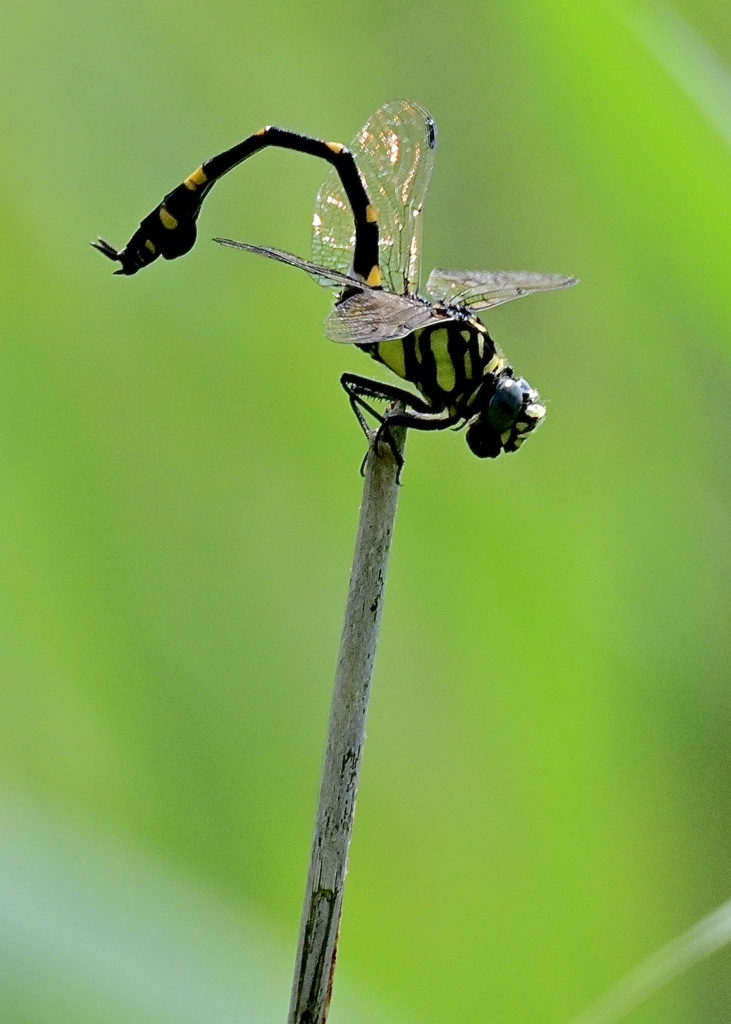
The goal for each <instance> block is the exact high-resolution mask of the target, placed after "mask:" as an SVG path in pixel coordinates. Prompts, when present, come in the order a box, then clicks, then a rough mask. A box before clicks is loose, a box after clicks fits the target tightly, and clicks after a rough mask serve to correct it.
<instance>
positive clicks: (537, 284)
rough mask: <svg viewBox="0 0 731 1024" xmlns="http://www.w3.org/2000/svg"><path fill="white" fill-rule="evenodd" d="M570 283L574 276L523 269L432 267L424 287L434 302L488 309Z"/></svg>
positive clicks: (566, 286) (568, 286)
mask: <svg viewBox="0 0 731 1024" xmlns="http://www.w3.org/2000/svg"><path fill="white" fill-rule="evenodd" d="M573 284H577V279H576V278H575V277H564V276H563V275H562V274H534V273H530V272H529V271H524V270H432V272H431V274H430V275H429V280H428V282H427V286H426V289H427V292H428V293H429V295H430V296H431V298H432V300H433V301H434V302H435V303H437V304H438V305H443V306H468V307H469V308H470V309H490V308H491V307H492V306H499V305H500V304H501V303H503V302H510V301H511V300H512V299H521V298H522V297H523V296H524V295H533V294H534V293H535V292H550V291H554V290H555V289H556V288H570V287H571V285H573Z"/></svg>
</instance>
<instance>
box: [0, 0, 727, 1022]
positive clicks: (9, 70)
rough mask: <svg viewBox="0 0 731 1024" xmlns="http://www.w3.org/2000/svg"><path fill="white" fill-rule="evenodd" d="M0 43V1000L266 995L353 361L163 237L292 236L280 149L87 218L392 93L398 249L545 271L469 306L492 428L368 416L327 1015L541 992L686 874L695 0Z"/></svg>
mask: <svg viewBox="0 0 731 1024" xmlns="http://www.w3.org/2000/svg"><path fill="white" fill-rule="evenodd" d="M0 57H1V59H0V81H1V82H2V96H3V100H2V104H1V105H0V126H1V131H0V145H1V146H2V166H3V188H2V199H0V218H1V222H2V228H1V230H2V245H1V246H0V264H1V267H2V269H1V270H0V289H1V290H2V291H1V295H2V298H1V300H0V332H1V340H2V348H1V351H2V367H1V370H0V388H1V389H2V395H0V432H1V434H0V436H1V441H0V459H1V460H2V464H1V467H0V480H2V485H1V486H0V493H1V495H2V497H1V505H0V559H1V560H2V587H1V591H0V600H1V601H2V618H1V620H0V621H1V623H2V642H1V645H0V658H1V659H2V660H1V663H0V664H1V668H0V673H1V676H0V685H1V687H2V697H1V701H2V703H1V705H0V706H1V709H2V710H1V712H0V772H1V780H2V781H1V782H0V802H1V804H2V813H1V814H0V1020H1V1021H2V1022H3V1024H31V1022H32V1024H45V1022H53V1024H66V1022H68V1024H87V1022H88V1024H95V1022H99V1021H104V1022H111V1024H172V1022H175V1024H181V1022H183V1024H202V1022H213V1021H215V1022H216V1024H229V1022H231V1024H234V1022H237V1024H245V1022H249V1021H251V1022H252V1024H254V1022H256V1024H267V1022H269V1021H271V1022H282V1021H283V1020H284V1017H285V1014H286V1007H287V1003H288V996H289V981H290V971H291V964H292V961H293V957H294V948H295V944H296V934H297V927H298V920H299V912H300V902H301V898H302V892H303V886H304V878H305V872H306V861H307V855H308V848H309V841H310V829H311V824H312V819H313V814H314V805H315V797H316V791H317V784H318V778H319V769H320V761H321V754H322V748H323V741H324V732H325V725H326V719H327V709H328V704H329V697H330V687H331V678H332V674H333V669H334V665H335V659H336V650H337V643H338V636H339V630H340V624H341V615H342V606H343V601H344V596H345V591H346V586H347V577H348V572H349V566H350V558H351V552H352V545H353V539H354V530H355V524H356V518H357V511H358V503H359V497H360V478H359V476H358V465H359V462H360V459H361V456H362V453H363V438H362V436H361V435H360V434H359V432H358V429H357V426H356V424H355V422H354V420H353V418H352V416H351V414H350V412H349V410H348V408H347V403H346V400H345V397H344V395H343V394H342V392H341V390H340V388H339V386H338V375H339V374H340V373H341V372H342V371H343V370H345V369H351V370H355V371H358V370H360V371H361V372H368V371H369V370H372V369H373V367H372V366H371V365H370V364H368V363H366V362H365V361H364V360H363V359H362V357H361V356H359V354H358V353H357V352H355V351H351V350H346V349H344V348H343V347H339V346H335V345H331V344H329V343H327V342H326V341H324V339H323V337H322V332H321V322H322V318H323V316H324V314H325V313H326V311H327V308H328V295H327V293H326V292H325V291H324V290H322V289H318V288H317V287H316V286H315V285H313V284H312V283H311V282H310V281H308V280H307V278H306V277H305V276H304V275H298V274H296V273H294V272H293V271H290V270H288V269H287V268H285V267H282V266H278V265H276V264H272V263H268V262H266V261H264V260H256V259H255V258H253V257H248V256H246V255H243V254H237V253H234V252H231V251H230V250H222V249H220V248H219V247H218V246H215V245H214V244H213V243H211V242H209V241H208V239H209V238H210V237H212V236H213V235H216V234H225V235H230V236H233V237H237V238H241V239H244V240H246V241H249V242H256V243H260V244H265V245H274V246H280V247H283V248H287V249H290V250H291V251H294V252H298V253H300V254H302V255H305V256H306V255H307V254H308V252H309V244H310V227H309V225H310V218H311V213H312V203H313V199H314V195H315V192H316V190H317V188H318V186H319V184H320V182H321V180H322V178H323V177H324V168H323V167H322V166H321V165H320V164H319V163H318V162H316V161H313V160H308V159H306V158H304V157H301V156H297V155H295V154H290V153H282V152H272V151H270V152H267V153H264V154H262V155H261V156H260V157H258V158H257V159H256V160H254V161H252V162H251V163H250V164H247V165H246V167H245V168H241V169H239V170H238V171H237V172H235V174H234V175H232V176H231V177H230V178H229V179H227V180H226V181H225V182H223V183H222V184H221V185H219V186H218V187H217V188H216V190H215V192H214V193H213V195H212V196H211V198H210V199H209V200H208V202H207V205H206V209H205V211H204V213H203V216H202V219H201V225H200V236H201V241H200V242H199V245H198V246H197V247H196V249H195V250H194V251H193V252H192V253H191V254H190V255H189V256H187V257H186V258H185V259H182V260H180V261H178V262H177V263H171V264H166V263H164V262H163V261H159V262H158V263H156V264H155V265H154V266H153V267H152V268H150V269H149V270H147V271H145V272H144V273H142V274H140V275H139V276H138V277H135V278H133V279H124V278H119V277H114V276H112V274H111V273H110V271H111V270H112V266H111V264H108V263H107V262H106V261H104V260H103V259H102V258H101V257H99V256H98V255H97V254H96V253H94V252H93V251H92V250H91V249H90V248H89V247H88V245H87V241H88V240H89V239H91V238H93V237H95V236H96V235H97V234H102V235H104V236H105V237H107V238H109V239H110V240H111V241H112V242H113V243H114V244H116V245H120V246H121V245H122V244H124V243H125V242H126V240H127V239H128V238H129V236H130V235H131V233H132V231H133V230H134V229H135V228H136V226H137V224H138V222H139V220H140V218H141V217H142V216H143V215H145V214H146V213H148V212H149V210H150V209H152V207H153V206H154V205H155V204H156V203H157V202H158V201H159V199H160V198H161V196H162V195H163V194H164V193H165V192H166V191H168V190H169V189H170V188H172V187H173V186H174V185H176V184H177V183H178V182H179V181H180V180H182V178H183V177H184V176H186V175H187V174H188V173H189V172H190V171H192V170H193V168H194V167H195V166H197V164H198V163H199V162H200V161H201V160H203V159H205V158H206V157H208V156H210V155H212V154H213V153H215V152H218V151H219V150H221V149H223V148H226V147H228V146H230V145H232V144H233V143H235V142H237V141H238V140H239V139H241V138H243V137H244V136H245V135H247V134H249V133H250V132H251V131H253V130H255V129H256V128H258V127H259V126H260V125H262V124H265V123H276V124H280V125H283V126H287V127H291V128H294V129H297V130H300V131H303V132H309V133H312V134H316V135H321V136H325V137H328V138H336V139H341V140H343V141H346V142H347V141H348V140H350V139H351V138H352V137H353V136H354V134H355V132H356V131H357V129H358V128H359V127H360V125H361V124H362V123H363V122H364V121H365V120H366V118H367V117H368V115H369V114H370V113H372V111H374V110H375V109H376V108H377V107H378V106H379V105H381V104H382V103H384V102H387V101H389V100H393V99H398V98H401V97H409V98H412V99H414V100H417V101H419V102H420V103H422V104H424V105H425V106H426V107H428V108H429V110H430V111H431V112H432V114H433V115H434V117H435V119H436V122H437V125H438V128H439V147H438V153H437V161H436V168H435V173H434V177H433V179H432V186H431V190H430V196H429V200H428V204H427V211H426V226H425V234H424V267H425V269H426V270H428V269H429V268H430V267H431V266H433V265H435V264H437V265H441V266H447V267H450V266H454V267H464V268H514V269H530V270H545V271H551V272H560V273H571V274H575V275H577V276H579V277H580V278H581V279H582V282H581V285H580V287H579V288H577V289H574V290H572V291H569V292H565V293H558V294H556V295H549V296H539V297H536V298H534V299H531V300H530V301H529V302H526V303H519V304H515V305H510V306H506V307H504V308H502V309H499V310H497V311H495V312H494V313H493V314H491V315H489V316H488V317H486V320H487V322H488V324H489V327H490V330H491V332H492V333H493V335H494V336H495V337H496V339H497V340H498V341H499V343H500V344H501V345H502V347H503V349H504V350H505V351H506V353H507V354H508V356H509V357H510V359H511V360H512V361H513V362H514V364H515V365H516V367H517V368H518V370H519V371H520V372H521V373H523V374H525V375H526V376H527V377H528V379H529V380H530V381H531V383H532V384H533V385H534V386H535V387H537V388H539V390H540V391H541V393H542V395H543V396H545V397H546V399H547V400H548V408H549V415H548V418H547V422H546V424H545V426H544V427H543V428H542V429H541V431H540V432H539V433H538V434H537V435H536V436H535V438H533V439H532V440H530V442H529V443H528V444H526V446H525V448H524V449H523V450H522V451H521V452H520V453H519V454H518V455H514V456H503V457H502V458H501V459H499V460H498V461H497V462H495V463H492V462H488V463H483V462H480V461H478V460H477V459H475V458H474V457H473V456H471V455H470V453H469V451H468V450H467V448H466V446H465V445H464V441H463V437H462V436H460V435H457V436H455V435H453V434H450V433H445V434H444V435H435V436H428V435H427V436H425V435H420V436H419V435H413V436H411V438H410V440H409V445H408V460H407V466H406V472H405V475H404V487H403V489H402V492H401V496H400V508H399V517H398V523H397V531H396V538H395V543H394V549H393V552H392V559H391V569H390V578H389V583H388V590H387V601H386V609H385V615H384V619H383V628H382V635H381V647H380V651H379V659H378V664H377V669H376V678H375V681H374V692H373V699H372V706H371V713H370V720H369V739H368V745H367V748H366V757H365V764H364V771H363V777H362V785H361V791H360V800H359V807H358V819H357V822H356V831H355V839H354V843H353V848H352V851H351V861H350V868H351V870H350V875H349V878H348V885H347V889H346V897H345V910H344V918H343V927H342V935H341V947H340V960H339V971H338V975H337V979H336V987H335V998H334V1003H333V1010H332V1020H333V1022H334V1024H337V1022H343V1024H344V1022H346V1021H347V1022H348V1024H351V1022H353V1021H357V1022H364V1024H366V1022H368V1024H370V1022H375V1021H379V1022H383V1021H386V1022H393V1024H429V1022H435V1024H436V1022H439V1024H443V1022H460V1024H471V1022H474V1024H478V1022H479V1024H483V1022H486V1021H490V1022H492V1021H494V1022H500V1024H513V1022H514V1024H522V1022H526V1021H536V1022H539V1021H540V1022H541V1024H553V1022H565V1021H568V1019H569V1018H570V1017H572V1016H573V1015H574V1014H576V1013H577V1012H578V1011H579V1010H580V1009H581V1008H582V1007H584V1006H585V1005H586V1004H587V1003H589V1002H590V1001H592V1000H593V999H594V998H595V997H596V996H597V995H598V994H599V993H601V992H602V991H603V990H604V989H606V988H607V987H608V986H609V985H610V984H612V982H613V981H614V980H616V979H617V978H618V977H620V976H621V975H623V974H624V973H625V972H626V971H627V970H629V969H630V968H631V967H632V966H633V965H634V964H635V963H637V961H638V960H640V959H641V958H643V957H644V956H646V955H647V954H648V953H649V952H651V951H652V950H653V949H655V948H656V947H657V946H659V945H660V944H662V943H663V942H665V941H666V940H667V939H669V938H670V937H671V936H673V935H675V934H677V933H678V932H679V931H682V930H683V929H684V928H686V927H688V926H689V925H690V924H691V923H692V922H693V921H695V920H696V919H697V918H699V917H701V916H702V915H703V914H705V913H707V912H708V911H710V910H711V909H713V908H714V907H715V906H716V905H717V904H719V903H720V902H722V901H723V900H725V899H727V898H728V897H729V896H731V870H730V868H731V824H730V822H729V808H730V801H729V794H728V788H729V783H730V782H731V739H730V735H731V696H730V694H729V678H728V676H729V674H728V662H729V657H728V645H729V628H728V627H729V611H730V598H731V593H730V590H731V577H730V572H729V570H730V569H731V547H730V544H729V541H730V539H731V538H730V537H729V506H730V503H731V472H730V470H729V451H730V447H729V446H730V444H731V422H730V421H729V415H728V397H727V393H728V390H729V351H730V349H729V336H730V334H731V288H729V265H730V259H729V257H730V256H731V84H730V83H731V74H730V73H729V71H728V70H727V69H728V68H731V7H730V6H729V4H728V2H727V0H723V2H722V0H713V2H709V0H682V2H681V0H677V2H676V3H675V7H673V8H671V7H668V6H666V5H664V4H662V5H658V4H655V3H644V2H637V3H636V4H630V3H626V4H623V3H610V2H607V3H602V2H598V0H597V2H593V0H505V2H502V3H493V4H482V5H480V4H475V3H468V2H464V0H456V2H452V3H444V2H440V0H432V2H424V3H422V4H420V5H418V6H417V5H415V4H412V3H399V2H396V3H392V4H380V3H376V4H372V5H370V6H367V7H366V8H363V7H362V5H357V4H343V3H336V2H334V0H320V2H318V3H313V2H309V0H304V2H301V3H285V4H280V3H276V2H275V3H271V4H269V5H251V6H249V5H246V4H243V5H242V4H237V3H232V2H227V0H211V2H209V3H207V4H205V5H203V4H194V3H192V2H190V0H181V2H179V3H177V4H175V5H172V4H159V3H155V2H154V0H153V2H149V0H147V2H142V0H127V2H126V3H124V4H120V3H109V2H101V3H99V2H96V3H93V2H91V0H69V2H68V3H65V4H63V5H61V4H51V3H48V2H45V3H44V2H41V3H39V4H36V5H32V4H27V5H26V4H12V5H8V7H7V8H6V9H5V10H4V12H3V15H2V19H1V22H0ZM730 966H731V957H730V956H729V955H728V954H727V953H723V952H722V953H720V954H717V955H716V956H715V957H713V958H712V959H711V960H709V961H707V962H706V963H704V964H702V965H701V966H699V967H697V968H695V969H694V970H693V971H692V972H690V973H689V974H688V975H687V976H685V977H684V978H683V979H681V980H679V981H676V982H675V983H674V984H673V985H672V986H671V987H670V988H668V989H667V990H666V991H665V992H664V993H663V994H662V995H660V996H658V997H657V998H655V999H654V1000H653V1001H652V1002H651V1003H648V1004H647V1006H646V1007H645V1008H643V1009H642V1010H641V1011H638V1012H637V1013H636V1014H635V1015H634V1016H633V1018H632V1020H637V1021H643V1022H656V1021H657V1022H660V1021H662V1022H671V1024H674V1022H678V1024H679V1022H681V1021H682V1022H686V1021H691V1020H692V1021H694V1022H704V1024H706V1022H722V1021H723V1022H725V1021H727V1020H728V1006H729V1004H730V1002H731V983H730V982H729V977H730V973H729V967H730Z"/></svg>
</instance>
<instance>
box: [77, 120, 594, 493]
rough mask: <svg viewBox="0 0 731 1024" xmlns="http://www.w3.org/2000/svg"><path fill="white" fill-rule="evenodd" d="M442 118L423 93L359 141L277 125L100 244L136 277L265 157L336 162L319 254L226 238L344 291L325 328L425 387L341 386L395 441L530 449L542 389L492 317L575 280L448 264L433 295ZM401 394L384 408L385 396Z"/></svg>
mask: <svg viewBox="0 0 731 1024" xmlns="http://www.w3.org/2000/svg"><path fill="white" fill-rule="evenodd" d="M436 139H437V132H436V125H435V123H434V119H433V118H432V117H431V115H430V114H429V112H428V111H427V110H426V109H425V108H424V107H423V106H421V105H420V104H418V103H414V102H412V101H410V100H398V101H396V102H393V103H387V104H385V105H384V106H382V107H380V108H379V109H378V110H377V111H376V112H375V113H374V114H373V115H372V116H371V117H370V118H369V119H368V120H367V121H366V123H365V125H364V126H363V127H362V128H361V130H360V131H359V132H358V134H357V135H356V137H355V139H354V140H353V142H352V143H351V145H350V146H349V147H345V146H343V145H342V144H341V143H337V142H328V141H325V140H323V139H317V138H313V137H311V136H307V135H300V134H298V133H296V132H291V131H288V130H286V129H282V128H277V127H276V126H267V127H265V128H262V129H260V130H259V131H258V132H255V133H254V134H253V135H250V136H248V137H247V138H246V139H244V140H243V141H242V142H240V143H238V144H237V145H236V146H234V147H232V148H231V149H228V150H226V151H224V152H223V153H220V154H218V155H217V156H214V157H212V158H211V159H210V160H207V161H206V162H205V163H203V164H202V165H201V166H200V167H199V168H198V169H197V170H196V171H194V172H193V173H192V174H191V175H190V176H189V177H188V178H186V179H185V181H183V182H182V184H180V185H178V186H177V188H175V189H173V190H172V192H169V193H168V194H167V195H166V196H165V197H164V199H163V200H162V202H161V203H160V204H159V205H158V206H157V207H155V209H154V210H153V211H152V213H150V214H148V216H147V217H145V218H144V219H143V220H142V222H141V223H140V226H139V228H138V229H137V231H136V232H135V233H134V234H133V236H132V238H131V239H130V241H129V242H128V243H127V245H126V246H125V247H124V248H123V249H122V250H116V249H115V248H114V247H113V246H111V245H110V244H109V243H108V242H106V241H104V240H103V239H101V238H99V239H97V241H96V242H92V243H91V244H92V245H93V246H94V247H95V248H96V249H98V250H99V251H100V252H101V253H103V255H105V256H107V257H108V258H109V259H111V260H114V261H117V262H119V263H120V264H121V267H120V269H119V270H117V271H116V273H117V274H123V275H127V276H130V275H132V274H135V273H137V272H138V271H139V270H140V269H142V268H143V267H145V266H147V265H149V264H150V263H152V262H153V261H154V260H156V259H157V258H158V257H159V256H163V257H164V258H165V259H175V258H177V257H178V256H181V255H183V254H184V253H186V252H188V251H189V250H190V249H191V248H192V247H193V245H194V243H195V240H196V222H197V219H198V214H199V213H200V209H201V205H202V203H203V200H204V199H205V197H206V195H207V194H208V193H209V192H210V190H211V188H212V187H213V185H214V184H215V183H216V182H217V181H218V180H219V179H220V178H222V177H223V176H224V175H225V174H227V173H228V172H229V171H230V170H232V169H233V168H234V167H236V166H238V165H239V164H240V163H242V162H243V161H244V160H246V159H248V158H249V157H250V156H252V155H253V154H254V153H256V152H259V151H260V150H262V149H264V148H266V147H267V146H275V147H279V148H283V149H290V150H294V151H296V152H300V153H305V154H308V155H311V156H315V157H318V158H320V159H324V160H326V161H327V162H328V163H329V164H331V170H330V172H329V173H328V176H327V178H326V179H325V182H324V183H323V185H322V187H321V188H320V190H319V192H318V194H317V197H316V200H315V212H314V216H313V241H312V256H313V258H312V261H310V260H305V259H302V258H301V257H299V256H295V255H293V254H292V253H289V252H285V251H283V250H280V249H273V248H269V247H266V246H260V245H252V244H249V243H246V242H238V241H235V240H233V239H230V238H217V239H215V240H216V241H217V242H220V243H221V244H222V245H225V246H229V247H232V248H234V249H238V250H243V251H246V252H250V253H254V254H257V255H260V256H264V257H266V258H267V259H272V260H277V261H279V262H281V263H284V264H287V265H289V266H292V267H295V268H297V269H299V270H303V271H304V272H305V273H307V274H309V275H310V277H311V278H313V279H314V280H315V281H317V282H318V284H320V285H323V286H325V287H327V288H330V289H333V290H334V292H335V294H334V306H333V308H332V309H331V310H330V312H329V313H328V314H327V316H326V317H325V324H324V333H325V336H326V337H327V338H329V339H330V340H332V341H334V342H338V343H343V344H349V345H354V346H356V347H357V348H359V349H361V350H362V351H363V352H365V353H366V354H367V355H369V356H370V357H371V358H372V359H374V360H375V361H376V362H378V363H381V364H383V365H384V366H385V367H387V368H388V369H389V370H390V371H391V372H392V373H394V374H395V376H396V377H398V378H400V379H401V380H402V381H403V382H404V383H407V384H411V385H412V386H413V387H414V388H415V389H416V393H415V392H414V391H411V390H409V389H407V388H405V387H402V386H400V385H399V386H397V385H395V384H390V383H384V382H382V381H380V380H375V379H373V378H371V377H366V376H363V375H361V374H356V373H350V372H347V373H344V374H343V375H342V377H341V384H342V386H343V388H344V389H345V391H346V393H347V395H348V398H349V401H350V405H351V407H352V409H353V412H354V413H355V415H356V417H357V419H358V422H359V423H360V425H361V428H362V429H363V431H364V433H365V434H366V436H367V437H368V438H369V439H370V438H371V436H372V431H371V429H370V427H369V424H368V419H367V416H368V415H370V416H372V417H373V418H374V419H375V421H376V422H377V423H378V424H379V427H378V429H377V431H376V433H375V439H374V443H375V444H376V445H377V444H378V442H379V440H384V441H386V442H387V443H388V445H389V446H390V448H391V451H392V452H393V454H394V457H395V459H396V462H397V465H398V472H399V474H400V471H401V468H402V466H403V458H402V456H401V455H400V454H399V452H398V450H397V448H396V446H395V444H394V442H393V438H392V436H391V433H390V430H391V428H392V427H396V426H402V427H407V428H412V429H416V430H424V431H430V430H444V429H447V428H453V429H463V428H466V429H465V439H466V442H467V446H468V447H469V449H470V451H471V452H472V453H473V454H474V455H476V456H478V457H479V458H496V457H497V456H498V455H500V454H501V453H503V452H514V451H517V450H518V449H519V448H520V447H521V445H522V444H523V442H524V441H525V440H526V438H527V437H528V436H529V435H530V434H531V433H532V432H533V431H534V430H535V429H536V427H538V426H539V425H540V424H541V423H542V422H543V420H544V418H545V414H546V408H545V406H544V405H543V404H542V402H541V400H540V397H539V394H538V392H537V391H536V390H535V389H534V388H532V387H531V386H530V385H529V384H528V382H527V381H526V380H525V379H524V378H523V377H519V376H518V375H517V374H516V372H515V371H514V369H513V367H512V366H511V365H510V363H509V362H508V361H507V359H506V358H505V356H504V355H503V353H502V351H501V350H500V349H499V348H498V346H497V345H496V343H495V342H494V341H493V339H492V337H491V336H490V334H489V332H488V329H487V327H486V326H485V324H484V323H483V322H482V321H481V320H480V318H479V317H478V316H477V313H478V312H482V311H483V310H487V309H492V308H493V307H494V306H498V305H501V304H502V303H505V302H510V301H512V300H513V299H518V298H522V297H523V296H526V295H532V294H534V293H536V292H545V291H553V290H556V289H561V288H568V287H570V286H572V285H574V284H576V283H577V279H576V278H574V277H568V276H565V275H562V274H545V273H535V272H527V271H510V270H507V271H496V270H474V271H465V270H441V269H434V270H432V272H431V273H430V275H429V278H428V280H427V282H426V288H425V293H422V292H421V291H420V270H421V228H422V219H423V209H424V201H425V198H426V193H427V189H428V187H429V181H430V178H431V173H432V168H433V164H434V153H435V149H436ZM379 401H382V402H387V403H389V404H388V407H387V408H386V410H385V411H384V412H381V411H380V410H379V409H377V408H376V407H375V406H374V405H373V402H379Z"/></svg>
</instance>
